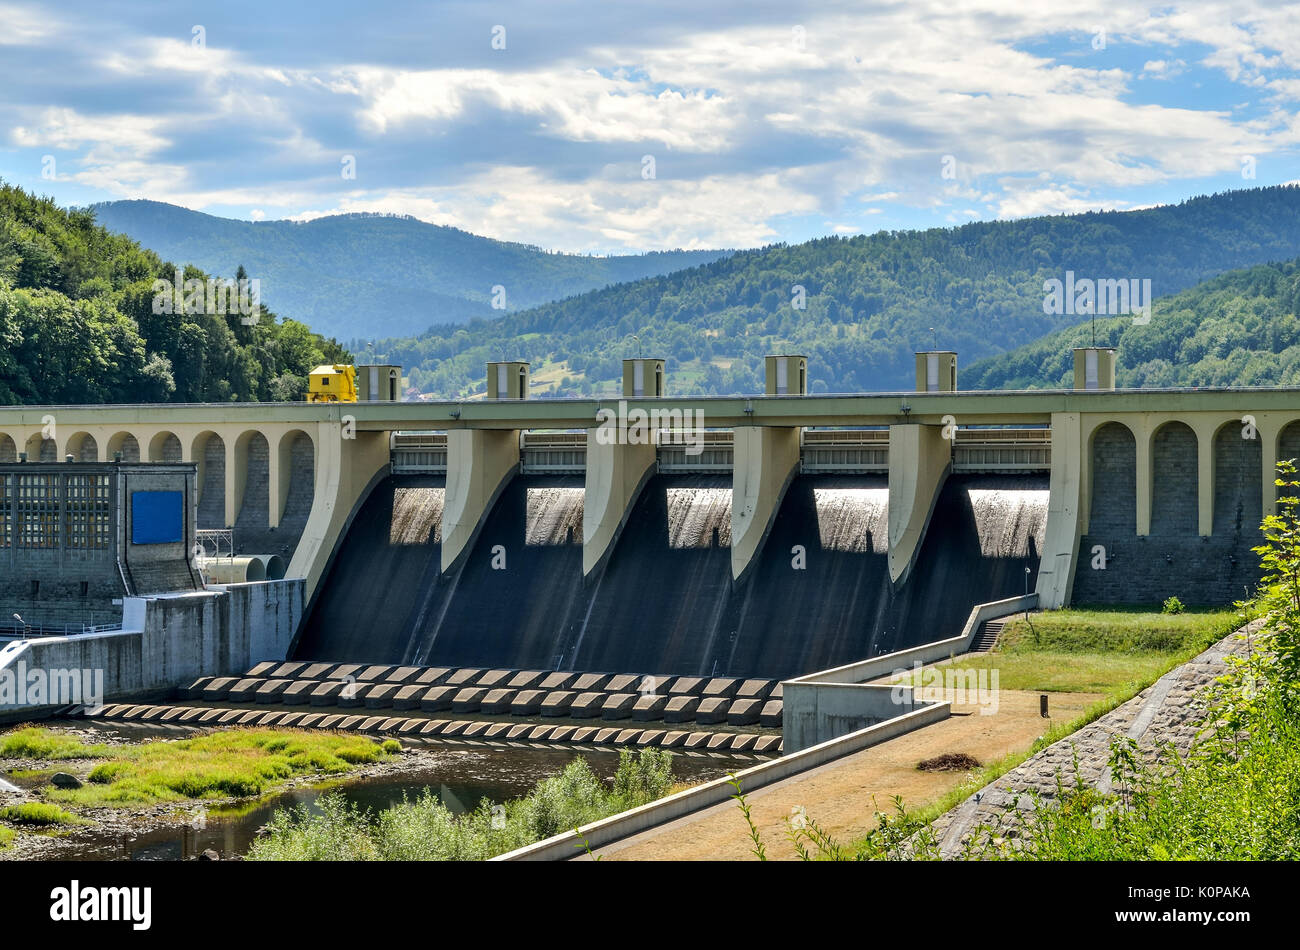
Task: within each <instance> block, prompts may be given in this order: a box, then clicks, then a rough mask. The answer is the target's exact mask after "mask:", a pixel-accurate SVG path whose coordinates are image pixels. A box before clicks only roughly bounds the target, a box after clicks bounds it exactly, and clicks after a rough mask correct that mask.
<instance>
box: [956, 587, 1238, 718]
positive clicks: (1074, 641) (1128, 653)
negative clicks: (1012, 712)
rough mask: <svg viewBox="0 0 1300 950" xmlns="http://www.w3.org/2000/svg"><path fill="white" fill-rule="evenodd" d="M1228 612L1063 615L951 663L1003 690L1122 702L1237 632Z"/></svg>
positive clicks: (1012, 624) (1020, 626) (1034, 617)
mask: <svg viewBox="0 0 1300 950" xmlns="http://www.w3.org/2000/svg"><path fill="white" fill-rule="evenodd" d="M1243 622H1244V621H1243V619H1242V617H1241V615H1240V613H1239V612H1238V611H1236V610H1234V609H1219V610H1210V609H1206V610H1195V609H1188V610H1187V611H1186V612H1185V613H1181V614H1165V613H1160V612H1159V611H1158V610H1151V609H1136V610H1122V609H1121V610H1116V609H1106V610H1089V609H1087V608H1070V609H1066V610H1053V611H1047V612H1044V613H1039V614H1030V616H1029V619H1028V620H1026V619H1025V617H1024V615H1023V614H1022V615H1020V616H1019V617H1017V618H1016V619H1013V620H1011V621H1009V622H1008V623H1007V625H1006V627H1005V628H1004V629H1003V631H1002V636H1001V638H1000V639H999V641H998V645H997V648H996V649H995V650H993V651H992V652H990V653H977V654H974V655H968V656H964V657H958V658H957V659H956V660H954V661H953V663H952V666H954V667H956V668H957V669H962V670H981V669H984V670H997V671H998V686H999V687H1000V688H1002V689H1016V690H1032V691H1035V692H1043V693H1050V692H1065V693H1103V694H1105V695H1106V696H1107V697H1108V698H1115V697H1123V698H1124V699H1127V698H1129V697H1130V696H1132V695H1134V694H1135V693H1137V692H1139V691H1141V690H1142V689H1144V688H1145V687H1146V686H1148V685H1149V684H1150V683H1151V682H1153V681H1154V680H1156V679H1158V678H1159V677H1161V676H1162V675H1164V674H1165V673H1166V672H1168V671H1169V670H1171V669H1173V668H1174V667H1175V666H1178V665H1179V664H1181V663H1185V662H1186V661H1187V660H1190V659H1191V658H1192V657H1194V656H1196V655H1197V654H1198V653H1200V652H1201V651H1202V650H1204V649H1205V648H1206V647H1208V646H1210V645H1211V644H1213V643H1215V642H1217V641H1219V640H1221V639H1223V637H1225V636H1227V635H1228V634H1229V633H1230V632H1231V631H1233V630H1235V629H1236V628H1237V627H1239V626H1241V624H1242V623H1243Z"/></svg>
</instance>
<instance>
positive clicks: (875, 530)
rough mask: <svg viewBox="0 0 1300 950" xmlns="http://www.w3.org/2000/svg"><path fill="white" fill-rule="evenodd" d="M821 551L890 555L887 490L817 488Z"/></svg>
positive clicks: (816, 502) (815, 493)
mask: <svg viewBox="0 0 1300 950" xmlns="http://www.w3.org/2000/svg"><path fill="white" fill-rule="evenodd" d="M813 501H814V503H815V504H816V506H817V530H818V532H819V534H820V536H821V545H822V549H823V550H826V551H845V552H849V553H853V554H866V553H867V552H870V553H872V554H888V553H889V489H888V488H814V489H813Z"/></svg>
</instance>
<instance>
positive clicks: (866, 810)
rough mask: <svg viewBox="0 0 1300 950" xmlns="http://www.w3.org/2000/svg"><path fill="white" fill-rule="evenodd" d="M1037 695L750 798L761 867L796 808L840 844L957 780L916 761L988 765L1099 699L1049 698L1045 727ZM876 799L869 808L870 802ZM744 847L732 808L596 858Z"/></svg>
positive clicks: (970, 712)
mask: <svg viewBox="0 0 1300 950" xmlns="http://www.w3.org/2000/svg"><path fill="white" fill-rule="evenodd" d="M1038 697H1039V694H1038V693H1036V692H1013V691H1010V690H1003V691H1002V692H1001V694H1000V696H999V704H998V710H997V712H996V713H993V714H991V715H981V714H980V713H979V711H978V708H977V707H973V706H954V707H953V711H954V715H953V716H951V717H950V718H948V719H945V720H944V721H942V722H938V723H935V724H934V725H932V726H926V727H925V728H923V729H919V730H917V731H916V732H912V733H909V734H908V735H904V736H899V737H898V738H897V739H892V740H890V741H888V742H885V743H882V744H880V745H878V746H874V747H873V748H870V749H864V750H863V751H861V752H857V753H854V754H853V755H850V756H846V757H845V758H843V759H838V760H836V761H834V762H829V763H827V764H826V765H823V766H821V767H819V768H817V769H814V770H812V771H810V772H806V773H804V774H802V775H798V776H795V777H793V778H790V779H787V780H786V781H784V782H778V783H777V784H775V785H772V786H769V787H767V788H764V789H760V790H758V791H756V792H754V793H753V794H751V795H749V796H748V798H749V803H750V804H751V805H752V806H753V817H754V820H755V822H756V823H757V824H758V827H759V829H760V831H761V833H762V836H763V841H764V843H765V844H766V845H767V854H768V858H769V859H793V858H794V857H795V855H794V853H793V852H792V850H791V849H790V846H789V844H788V842H787V841H786V838H785V832H786V823H785V819H786V818H787V817H789V816H790V814H791V811H792V809H794V808H798V807H803V808H804V809H806V811H807V814H808V816H809V817H810V818H813V819H815V820H816V821H817V823H818V824H819V825H820V826H822V827H823V828H825V829H827V830H828V831H830V832H831V833H832V834H833V835H834V836H835V837H836V838H837V839H838V840H839V841H840V843H841V844H850V843H852V842H853V841H854V840H856V839H858V838H860V837H861V836H862V835H864V834H866V833H867V832H868V831H870V830H871V828H872V826H873V825H874V824H875V822H874V819H873V815H874V813H875V811H876V810H877V806H878V808H879V809H880V810H889V811H892V809H893V805H892V803H891V798H892V797H893V796H894V795H901V796H903V801H904V802H905V804H906V805H907V807H908V808H909V809H917V808H920V807H922V806H924V805H927V804H929V803H931V802H934V801H936V800H937V799H938V798H940V797H941V796H942V795H943V794H944V793H945V792H947V791H948V790H949V789H951V788H953V787H954V786H956V785H958V784H960V783H961V781H962V780H963V779H964V778H965V777H966V774H965V773H952V772H947V773H936V772H921V771H918V770H917V768H916V765H917V763H918V762H920V761H921V760H923V759H929V758H933V757H934V756H937V755H941V754H943V753H945V752H964V753H966V754H968V755H973V756H974V757H975V758H977V759H978V760H979V761H980V762H992V761H995V760H996V759H999V758H1001V757H1002V756H1004V755H1006V754H1008V753H1011V752H1015V751H1018V750H1023V749H1027V748H1028V747H1029V746H1030V745H1031V744H1032V743H1033V741H1034V740H1035V739H1037V738H1038V737H1039V736H1041V735H1042V734H1043V733H1044V732H1046V731H1047V730H1048V728H1050V726H1051V725H1052V723H1053V722H1062V721H1069V720H1071V719H1075V718H1077V717H1078V716H1079V715H1081V714H1082V713H1083V711H1084V710H1085V709H1086V708H1087V707H1088V706H1090V705H1092V704H1093V703H1095V702H1096V701H1098V700H1099V699H1101V696H1099V695H1097V694H1094V693H1052V694H1051V715H1052V719H1051V720H1048V719H1043V718H1041V717H1040V716H1039V711H1038ZM873 796H874V798H875V802H874V803H873V801H872V798H873ZM750 847H751V843H750V841H749V837H748V830H747V828H746V826H745V823H744V820H743V819H742V817H741V815H740V812H739V810H738V809H737V807H736V804H735V802H731V801H728V802H724V803H723V804H721V805H715V806H714V807H712V808H707V809H704V810H703V811H700V812H696V813H695V814H693V815H687V816H685V817H683V818H679V819H678V820H677V821H674V822H670V823H669V824H666V825H662V826H660V827H658V828H653V829H651V830H649V831H646V832H643V833H641V834H639V835H634V836H633V837H631V838H627V839H624V840H623V841H619V842H615V843H614V844H611V845H609V846H607V847H605V848H601V849H599V851H598V852H597V853H598V854H600V855H601V856H602V858H603V859H604V860H612V861H623V860H641V861H656V860H746V859H752V857H753V855H752V854H750V850H749V849H750Z"/></svg>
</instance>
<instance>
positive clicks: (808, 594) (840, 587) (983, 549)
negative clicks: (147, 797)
mask: <svg viewBox="0 0 1300 950" xmlns="http://www.w3.org/2000/svg"><path fill="white" fill-rule="evenodd" d="M441 482H442V480H441V479H437V478H431V477H427V476H418V475H406V476H402V475H398V476H390V477H388V478H386V479H384V480H383V481H382V482H380V483H379V484H378V485H376V486H375V487H374V488H373V490H372V491H371V493H370V495H369V496H368V497H367V499H366V500H365V502H364V504H363V507H362V509H361V511H360V512H359V514H358V516H357V518H356V519H355V520H354V521H353V526H352V528H351V529H350V530H349V532H348V533H347V535H346V536H345V537H344V539H343V541H342V542H341V544H340V547H339V550H338V552H337V554H336V557H335V560H334V562H333V564H332V565H331V569H330V571H329V573H328V574H327V575H326V577H325V580H324V582H323V585H322V588H321V590H320V592H319V593H318V595H317V598H316V600H315V603H314V605H313V607H312V609H311V613H310V614H309V616H308V617H307V619H306V621H305V625H304V630H303V634H302V637H301V639H300V641H299V643H298V645H297V648H296V658H298V659H312V658H328V659H333V660H340V661H347V662H355V663H393V664H405V665H417V666H486V667H523V668H538V669H555V670H602V669H610V670H646V671H655V672H657V673H663V674H692V675H697V676H733V677H770V678H784V677H788V676H796V675H800V674H803V673H807V672H811V671H813V670H818V669H824V668H827V667H832V666H839V665H842V664H844V663H849V662H852V661H854V660H858V659H862V658H865V657H871V656H876V655H878V654H881V653H888V652H893V651H895V650H899V649H903V648H906V647H912V646H918V645H920V644H922V643H928V642H931V641H933V640H937V639H942V638H943V636H945V635H947V634H948V632H949V631H953V630H957V629H960V628H961V625H962V623H963V622H964V621H965V619H966V615H967V614H968V613H969V611H970V609H971V607H972V606H973V605H974V604H976V603H980V602H983V601H987V600H996V599H1000V598H1002V597H1008V596H1013V595H1016V594H1022V593H1025V592H1026V589H1027V587H1030V586H1032V583H1033V582H1034V579H1035V577H1036V575H1037V572H1038V566H1039V558H1040V552H1041V550H1042V546H1043V543H1044V532H1045V530H1046V521H1047V498H1048V479H1047V478H1046V477H1045V476H1043V475H1036V474H1024V475H957V476H952V477H951V478H949V479H948V481H947V483H946V484H945V485H944V488H943V490H942V491H941V492H940V494H939V497H938V499H937V501H936V503H935V508H934V512H933V515H932V517H931V525H930V530H929V531H928V532H927V535H926V538H925V541H924V543H923V545H922V547H921V550H920V552H919V554H918V556H917V562H916V568H915V569H914V570H913V571H912V572H911V574H910V575H909V576H908V577H907V578H906V580H904V582H903V583H902V584H901V585H898V586H897V588H896V587H895V585H894V584H893V583H892V582H891V579H890V576H889V568H888V556H887V555H888V504H889V499H888V488H887V485H886V478H885V477H883V476H857V477H855V476H845V475H800V476H797V477H795V478H794V479H793V480H792V481H791V482H790V485H789V487H788V489H787V490H786V492H785V495H784V498H783V499H782V502H781V504H780V507H779V509H778V511H777V514H776V517H775V519H774V521H773V524H772V527H771V531H770V535H769V537H768V539H767V541H766V543H765V544H764V546H763V549H762V552H761V553H760V555H759V557H758V558H757V560H756V562H755V563H754V565H753V567H752V569H751V572H750V574H749V575H748V576H747V577H746V578H745V579H744V580H742V581H741V582H739V583H734V582H733V580H732V577H731V558H730V550H729V548H730V545H731V504H732V492H731V479H730V478H728V477H724V476H718V475H655V476H653V477H651V478H650V479H649V480H648V481H647V483H646V485H645V487H644V488H643V489H642V491H641V493H640V495H639V497H638V498H637V500H636V502H635V504H634V505H633V506H632V509H631V511H630V512H629V513H628V516H627V521H626V524H625V526H624V528H623V531H622V533H621V535H620V537H619V539H618V541H617V543H616V544H615V546H614V549H613V551H612V552H611V554H610V556H609V558H608V560H607V561H606V563H605V564H604V565H602V567H601V568H600V569H598V571H597V572H596V573H595V575H594V576H590V577H587V578H584V576H583V573H582V550H581V538H582V517H583V490H582V489H583V484H582V480H581V479H580V478H577V477H576V476H545V475H517V476H515V477H514V478H513V479H511V481H510V482H509V483H508V484H507V485H506V486H505V487H504V489H503V490H502V492H501V494H500V496H499V497H498V499H497V501H496V503H495V505H493V507H492V509H491V511H490V512H489V514H488V515H487V516H486V518H485V521H484V523H483V526H482V528H481V530H480V533H479V535H478V537H477V539H476V540H475V542H474V546H473V548H472V549H471V551H470V552H469V554H468V556H467V557H466V558H465V559H464V561H463V563H462V564H461V565H459V566H458V567H457V568H456V569H454V571H453V572H452V573H450V574H448V575H445V576H444V575H442V574H441V573H440V570H439V564H440V562H441V550H440V546H441V532H440V522H439V519H440V516H441V514H442V509H443V503H444V495H445V487H444V485H443V484H441Z"/></svg>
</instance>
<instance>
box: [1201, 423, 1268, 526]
mask: <svg viewBox="0 0 1300 950" xmlns="http://www.w3.org/2000/svg"><path fill="white" fill-rule="evenodd" d="M1246 434H1248V433H1247V432H1246V430H1245V429H1244V428H1243V426H1242V424H1241V422H1240V420H1237V419H1233V420H1229V421H1227V422H1225V423H1223V425H1221V426H1219V428H1218V429H1217V430H1216V431H1215V433H1214V469H1213V471H1214V488H1213V491H1214V529H1213V534H1214V535H1215V536H1218V537H1227V536H1231V537H1238V538H1240V537H1250V538H1252V539H1254V538H1258V537H1259V523H1260V522H1261V521H1262V520H1263V518H1264V498H1263V491H1262V486H1263V480H1262V478H1261V477H1260V476H1261V473H1262V472H1263V466H1264V463H1263V454H1264V453H1263V439H1262V438H1260V436H1259V434H1258V433H1255V437H1254V438H1245V437H1244V436H1245V435H1246ZM1251 543H1252V544H1254V543H1255V541H1254V540H1252V541H1251Z"/></svg>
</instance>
